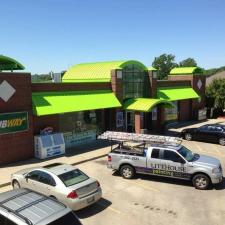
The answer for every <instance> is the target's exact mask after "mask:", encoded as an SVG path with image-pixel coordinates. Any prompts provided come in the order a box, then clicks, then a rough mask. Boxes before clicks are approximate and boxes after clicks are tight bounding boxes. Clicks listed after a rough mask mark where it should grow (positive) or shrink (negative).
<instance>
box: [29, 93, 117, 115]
mask: <svg viewBox="0 0 225 225" xmlns="http://www.w3.org/2000/svg"><path fill="white" fill-rule="evenodd" d="M32 102H33V114H35V115H37V116H43V115H51V114H58V113H67V112H79V111H84V110H94V109H104V108H114V107H120V106H121V104H120V102H119V101H118V99H117V98H116V96H115V95H114V94H113V92H110V91H108V90H100V91H73V92H34V93H32Z"/></svg>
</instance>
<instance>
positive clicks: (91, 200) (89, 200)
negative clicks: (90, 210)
mask: <svg viewBox="0 0 225 225" xmlns="http://www.w3.org/2000/svg"><path fill="white" fill-rule="evenodd" d="M94 200H95V198H94V197H90V198H88V199H87V203H92V202H93V201H94Z"/></svg>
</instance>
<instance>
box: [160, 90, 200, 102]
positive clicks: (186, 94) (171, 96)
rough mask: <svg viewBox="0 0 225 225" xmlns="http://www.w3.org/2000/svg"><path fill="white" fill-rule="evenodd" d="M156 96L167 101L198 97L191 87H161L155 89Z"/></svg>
mask: <svg viewBox="0 0 225 225" xmlns="http://www.w3.org/2000/svg"><path fill="white" fill-rule="evenodd" d="M157 97H158V98H159V99H164V100H167V101H177V100H184V99H192V98H193V99H194V98H199V95H198V94H197V93H196V92H195V91H194V89H193V88H191V87H163V88H158V89H157Z"/></svg>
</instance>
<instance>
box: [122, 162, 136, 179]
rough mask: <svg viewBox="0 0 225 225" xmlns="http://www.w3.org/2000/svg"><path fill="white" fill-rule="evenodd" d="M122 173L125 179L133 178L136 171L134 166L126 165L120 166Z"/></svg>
mask: <svg viewBox="0 0 225 225" xmlns="http://www.w3.org/2000/svg"><path fill="white" fill-rule="evenodd" d="M120 174H121V176H123V178H125V179H131V178H132V177H133V176H134V174H135V171H134V168H133V167H132V166H129V165H124V166H122V167H121V168H120Z"/></svg>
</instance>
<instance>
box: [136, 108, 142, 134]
mask: <svg viewBox="0 0 225 225" xmlns="http://www.w3.org/2000/svg"><path fill="white" fill-rule="evenodd" d="M134 121H135V133H137V134H140V133H141V130H142V129H143V127H144V115H143V113H141V112H135V117H134Z"/></svg>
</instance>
